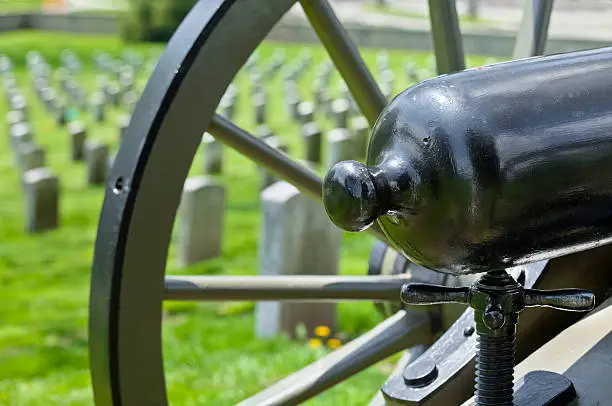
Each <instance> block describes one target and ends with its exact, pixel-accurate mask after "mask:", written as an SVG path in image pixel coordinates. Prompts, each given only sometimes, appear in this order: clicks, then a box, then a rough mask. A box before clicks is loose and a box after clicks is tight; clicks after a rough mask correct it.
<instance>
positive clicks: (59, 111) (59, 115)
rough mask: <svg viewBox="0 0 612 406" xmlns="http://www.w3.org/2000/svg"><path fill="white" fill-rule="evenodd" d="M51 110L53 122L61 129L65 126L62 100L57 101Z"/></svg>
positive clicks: (64, 107)
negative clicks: (53, 115) (53, 113)
mask: <svg viewBox="0 0 612 406" xmlns="http://www.w3.org/2000/svg"><path fill="white" fill-rule="evenodd" d="M53 110H54V111H55V122H56V123H57V125H58V126H60V127H63V126H65V125H66V121H67V119H66V103H64V102H63V101H62V100H59V99H57V100H56V101H55V105H54V108H53Z"/></svg>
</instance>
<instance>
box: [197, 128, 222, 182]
mask: <svg viewBox="0 0 612 406" xmlns="http://www.w3.org/2000/svg"><path fill="white" fill-rule="evenodd" d="M200 145H201V148H202V155H203V157H204V173H205V174H208V175H219V174H220V173H221V171H222V169H223V144H222V143H221V142H219V141H217V140H216V139H215V137H213V136H212V135H210V134H209V133H204V135H203V136H202V142H201V144H200Z"/></svg>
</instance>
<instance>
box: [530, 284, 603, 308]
mask: <svg viewBox="0 0 612 406" xmlns="http://www.w3.org/2000/svg"><path fill="white" fill-rule="evenodd" d="M524 295H525V296H524V303H525V307H532V306H544V307H552V308H554V309H559V310H567V311H570V312H587V311H589V310H592V309H593V308H594V307H595V295H594V294H593V293H591V292H589V291H586V290H582V289H555V290H537V289H525V293H524Z"/></svg>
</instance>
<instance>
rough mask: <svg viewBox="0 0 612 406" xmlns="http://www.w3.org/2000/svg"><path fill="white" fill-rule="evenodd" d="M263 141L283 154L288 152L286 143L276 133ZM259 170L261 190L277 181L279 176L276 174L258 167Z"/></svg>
mask: <svg viewBox="0 0 612 406" xmlns="http://www.w3.org/2000/svg"><path fill="white" fill-rule="evenodd" d="M264 141H265V143H266V144H268V145H269V146H271V147H272V148H274V149H277V150H279V151H281V152H284V153H285V154H287V153H289V147H288V146H287V144H286V143H285V142H284V141H283V140H282V139H281V138H280V137H279V136H277V135H274V136H271V137H267V138H265V139H264ZM260 171H261V190H263V189H265V188H267V187H268V186H270V185H271V184H273V183H275V182H278V181H279V180H280V178H278V177H277V176H276V175H274V174H272V173H270V172H268V171H267V170H265V169H263V168H260Z"/></svg>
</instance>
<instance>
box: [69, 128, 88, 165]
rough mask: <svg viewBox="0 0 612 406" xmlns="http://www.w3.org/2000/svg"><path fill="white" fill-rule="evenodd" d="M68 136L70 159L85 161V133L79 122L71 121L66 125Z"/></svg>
mask: <svg viewBox="0 0 612 406" xmlns="http://www.w3.org/2000/svg"><path fill="white" fill-rule="evenodd" d="M68 134H69V136H70V157H71V159H72V160H73V161H82V160H83V159H85V141H86V138H87V131H86V129H85V126H84V125H83V123H82V122H81V121H72V122H71V123H70V124H68Z"/></svg>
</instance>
